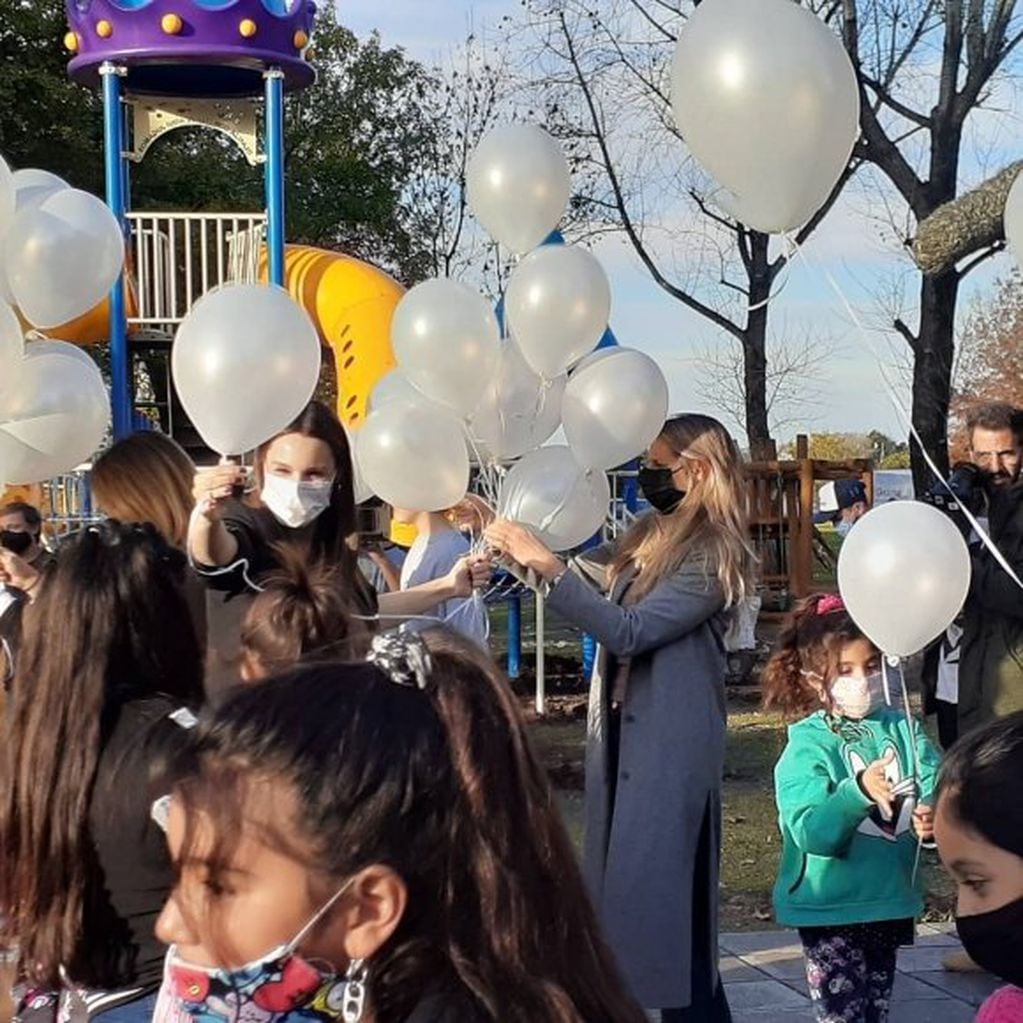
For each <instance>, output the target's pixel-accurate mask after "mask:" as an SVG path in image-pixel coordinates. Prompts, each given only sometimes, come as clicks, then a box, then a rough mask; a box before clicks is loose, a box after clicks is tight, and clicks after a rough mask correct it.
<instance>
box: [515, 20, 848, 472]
mask: <svg viewBox="0 0 1023 1023" xmlns="http://www.w3.org/2000/svg"><path fill="white" fill-rule="evenodd" d="M525 6H526V13H525V15H524V18H525V21H526V27H525V29H524V30H523V32H522V33H521V37H522V39H523V40H524V42H523V45H524V46H525V47H526V48H527V50H528V51H529V56H530V62H529V64H528V66H527V74H528V76H529V77H530V79H532V92H533V95H534V96H535V97H536V105H537V107H538V112H539V113H540V114H541V116H542V120H543V123H544V124H545V125H546V126H547V127H548V128H549V129H550V130H552V131H553V132H554V133H555V134H556V135H558V136H559V137H560V138H561V139H562V141H563V142H564V144H565V146H566V148H567V150H568V152H569V156H570V160H571V163H572V165H573V172H574V179H573V193H574V194H573V214H574V216H573V224H572V228H573V233H575V234H576V235H579V236H582V237H589V238H600V237H607V236H618V237H621V238H623V239H624V240H625V241H626V243H627V244H628V245H629V246H630V247H631V249H632V250H633V252H634V253H635V255H636V256H637V257H638V258H639V260H640V262H641V263H642V264H643V266H644V268H645V269H646V270H647V272H648V273H649V274H650V276H651V278H652V279H653V280H654V281H655V282H656V283H657V285H658V286H659V287H661V288H662V289H663V290H664V291H665V292H666V293H667V294H668V295H670V296H671V297H672V298H674V299H675V300H677V301H678V302H679V303H680V304H681V305H683V306H684V307H686V308H687V309H689V310H691V311H692V312H695V313H697V314H698V315H699V316H701V317H702V318H703V319H704V320H706V321H707V322H708V323H709V324H710V325H711V326H712V327H715V328H717V331H718V339H719V340H720V342H721V344H722V345H723V346H730V347H731V348H732V352H733V353H736V352H737V353H738V358H736V357H735V356H734V354H727V353H721V354H720V356H718V355H717V354H716V353H713V354H714V357H712V358H711V359H710V360H709V363H708V367H707V371H706V372H705V374H704V376H705V377H706V381H705V383H706V386H707V387H708V388H711V389H714V390H725V391H727V393H728V396H729V397H728V408H727V411H729V412H731V411H732V409H733V407H734V406H735V405H736V404H737V403H738V405H739V406H740V408H738V409H736V410H735V411H737V412H738V413H739V414H738V416H737V419H738V421H739V422H740V423H741V424H742V425H743V426H744V428H745V431H746V438H747V442H748V444H749V448H750V451H751V453H752V454H753V456H754V457H770V456H771V455H772V453H773V452H772V447H773V441H772V430H773V428H774V427H775V425H776V423H773V422H772V416H771V411H772V402H773V404H774V412H775V413H777V412H778V410H779V407H780V404H779V403H778V402H777V400H776V399H777V397H778V384H779V382H780V381H785V386H786V387H787V388H789V389H791V388H792V386H793V385H795V386H798V385H799V384H800V381H801V380H802V381H803V382H808V383H809V382H811V378H812V376H813V375H814V374H813V369H814V363H815V360H814V359H813V358H811V359H809V360H807V359H806V358H805V351H804V349H803V347H802V346H801V343H800V342H799V341H798V339H797V340H792V339H786V338H785V337H784V336H783V335H781V336H779V335H778V334H777V332H773V331H769V329H768V319H769V312H770V301H771V298H772V295H773V294H774V293H776V291H777V287H778V284H779V278H780V276H781V274H782V271H783V270H784V269H785V267H786V266H787V264H788V262H789V254H788V252H787V251H786V249H785V248H784V247H783V246H782V244H781V243H780V241H779V240H778V239H776V238H775V239H772V237H771V236H770V235H766V234H763V233H761V232H759V231H752V230H749V229H748V228H746V227H745V226H744V225H742V224H740V223H738V222H736V221H735V220H733V219H732V218H730V217H729V216H727V215H726V214H725V213H724V212H723V211H722V210H721V209H719V208H718V207H717V206H716V205H715V204H714V197H713V196H714V192H715V190H716V186H715V184H714V183H713V182H712V181H711V180H710V179H709V178H708V177H707V175H706V174H704V173H703V172H702V171H701V170H700V168H699V167H697V166H696V164H695V162H694V161H693V160H692V159H691V158H689V157H687V153H686V149H685V144H684V141H683V139H682V138H681V135H680V133H679V131H678V128H677V127H676V125H675V122H674V119H673V117H672V113H671V108H670V103H669V95H668V90H669V78H670V65H671V59H672V55H673V53H674V48H675V42H676V39H677V36H678V33H679V31H680V30H681V28H682V26H683V25H684V23H685V18H686V16H687V15H688V13H689V12H690V11H691V10H692V8H693V6H694V5H693V4H692V3H691V2H690V0H601V2H600V3H593V2H588V0H526V2H525ZM843 183H844V179H843V182H840V183H839V185H838V186H837V187H836V189H835V191H834V192H833V194H832V196H831V197H830V199H829V200H828V202H827V203H826V204H825V205H824V207H823V208H822V209H821V210H820V211H819V212H818V213H817V214H816V215H815V216H814V217H813V219H812V220H811V221H810V222H809V223H808V224H807V225H805V226H804V227H803V228H802V229H801V230H800V231H799V232H798V233H797V240H798V242H799V243H800V244H802V243H804V242H806V241H807V239H808V238H809V237H810V235H811V234H812V233H813V231H814V230H815V229H816V227H817V226H818V224H819V223H820V221H821V220H822V219H823V217H824V216H825V215H826V214H827V212H828V210H829V209H830V207H831V205H832V203H833V201H834V199H835V197H836V196H837V194H838V192H839V191H840V188H841V185H842V184H843ZM774 346H777V348H775V347H774ZM772 349H773V350H774V351H775V353H776V355H777V356H778V364H777V366H776V367H775V368H774V369H772V368H770V362H771V359H773V358H775V356H774V355H771V354H770V351H771V350H772ZM793 356H794V357H793ZM804 368H806V369H809V370H810V372H808V373H806V374H804V373H803V372H802V371H803V369H804ZM811 386H812V383H811ZM736 399H738V402H736ZM781 404H784V403H781Z"/></svg>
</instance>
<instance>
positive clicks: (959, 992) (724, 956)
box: [720, 924, 999, 1023]
mask: <svg viewBox="0 0 1023 1023" xmlns="http://www.w3.org/2000/svg"><path fill="white" fill-rule="evenodd" d="M720 945H721V974H722V977H723V979H724V982H725V987H726V990H727V991H728V1002H729V1004H730V1006H731V1009H732V1016H733V1018H734V1020H735V1023H799V1021H801V1020H811V1019H813V1016H812V1014H811V1012H810V1000H809V998H808V997H807V994H806V979H805V974H804V972H803V957H802V951H801V946H800V944H799V937H798V935H797V934H796V933H795V932H794V931H751V932H746V933H738V934H722V935H721V941H720ZM959 948H960V945H959V941H958V939H957V938H956V936H955V931H954V928H953V926H952V925H951V924H921V925H920V926H919V927H918V928H917V939H916V945H914V946H913V947H912V948H904V949H902V950H901V952H900V953H899V973H898V977H897V978H896V981H895V995H894V1004H893V1006H892V1014H891V1017H890V1023H970V1021H971V1020H972V1019H973V1018H974V1015H975V1014H976V1012H977V1007H978V1006H979V1005H980V1003H981V1002H982V1001H983V1000H984V999H985V998H987V996H988V995H989V994H991V992H992V991H994V990H995V988H997V987H998V986H999V982H998V981H997V980H995V978H993V977H990V976H988V975H987V974H983V973H946V972H945V971H944V970H942V968H941V961H942V959H944V958H945V956H947V955H948V954H949V953H950V952H954V951H956V950H957V949H959Z"/></svg>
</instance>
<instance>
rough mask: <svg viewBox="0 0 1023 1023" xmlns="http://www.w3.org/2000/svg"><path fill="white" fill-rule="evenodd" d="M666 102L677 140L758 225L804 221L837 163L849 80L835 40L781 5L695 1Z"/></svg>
mask: <svg viewBox="0 0 1023 1023" xmlns="http://www.w3.org/2000/svg"><path fill="white" fill-rule="evenodd" d="M671 102H672V107H673V109H674V113H675V121H676V123H677V124H678V127H679V130H680V131H681V133H682V137H683V138H684V139H685V141H686V144H687V145H688V146H689V149H690V151H691V152H692V153H693V155H694V156H695V157H696V159H697V160H699V162H700V163H701V164H702V165H703V167H704V168H705V169H706V170H707V171H708V172H709V173H710V174H711V175H712V176H713V177H714V178H715V179H716V181H717V182H718V184H720V185H721V186H722V187H723V188H724V189H726V190H727V192H728V193H730V194H729V195H728V196H725V197H723V198H720V199H719V201H720V203H721V205H722V206H724V207H725V208H727V209H728V211H729V212H730V213H732V214H733V215H734V216H735V217H736V218H737V219H738V220H740V221H741V222H742V223H744V224H746V225H747V226H749V227H753V228H756V229H757V230H759V231H787V230H790V229H791V228H794V227H799V226H800V225H802V224H805V223H806V222H807V221H808V220H809V219H810V218H811V217H812V216H813V214H814V213H815V212H816V211H817V210H818V209H819V208H820V207H821V206H822V205H823V204H824V201H825V200H826V199H827V198H828V196H829V195H830V194H831V190H832V189H833V188H834V186H835V183H836V182H837V181H838V179H839V177H840V176H841V174H842V171H843V170H844V169H845V167H846V165H847V164H848V162H849V156H850V154H851V153H852V148H853V144H854V143H855V141H856V137H857V134H858V132H859V113H860V100H859V88H858V86H857V83H856V75H855V72H854V71H853V67H852V64H851V62H850V60H849V56H848V54H847V53H846V52H845V49H844V48H843V47H842V44H841V42H840V41H839V39H838V36H837V35H836V34H835V33H834V32H833V31H832V30H831V29H830V28H828V27H827V26H826V25H825V24H824V23H823V22H822V21H821V20H820V19H819V18H818V17H816V16H815V15H814V14H811V13H810V11H808V10H806V9H805V8H803V7H800V6H799V4H794V3H791V2H790V0H704V2H703V3H701V4H700V5H699V6H698V7H697V8H696V10H695V11H694V12H693V14H692V15H690V17H689V20H688V21H687V22H686V24H685V26H684V28H683V29H682V31H681V33H680V35H679V39H678V46H677V48H676V50H675V61H674V65H673V68H672V81H671Z"/></svg>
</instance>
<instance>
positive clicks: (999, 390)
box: [952, 269, 1023, 425]
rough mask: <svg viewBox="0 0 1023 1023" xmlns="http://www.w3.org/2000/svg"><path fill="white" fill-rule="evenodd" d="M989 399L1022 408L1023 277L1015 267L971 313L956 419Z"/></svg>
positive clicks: (960, 368)
mask: <svg viewBox="0 0 1023 1023" xmlns="http://www.w3.org/2000/svg"><path fill="white" fill-rule="evenodd" d="M989 401H1004V402H1007V403H1008V404H1010V405H1016V406H1018V407H1020V408H1023V274H1021V273H1020V271H1019V270H1018V269H1014V270H1013V271H1012V272H1011V273H1010V274H1008V276H1006V277H1004V278H1002V279H1001V280H999V281H998V282H997V283H996V285H995V289H994V292H993V293H992V294H990V295H989V296H988V297H987V298H985V299H984V300H983V301H978V302H977V303H975V304H974V306H973V308H972V309H971V310H970V313H969V315H968V316H967V318H966V322H965V324H964V326H963V330H962V333H961V336H960V340H959V358H958V360H957V364H956V372H955V389H954V392H953V400H952V411H953V421H954V422H955V423H956V424H958V425H962V423H963V422H964V421H965V419H966V416H967V415H968V413H969V411H970V409H971V408H972V407H974V406H975V405H978V404H981V403H983V402H989Z"/></svg>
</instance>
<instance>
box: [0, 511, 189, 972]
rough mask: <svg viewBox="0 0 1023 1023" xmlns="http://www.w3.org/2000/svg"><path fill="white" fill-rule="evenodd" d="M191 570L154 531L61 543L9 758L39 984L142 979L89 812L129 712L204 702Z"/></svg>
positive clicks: (96, 530) (11, 714)
mask: <svg viewBox="0 0 1023 1023" xmlns="http://www.w3.org/2000/svg"><path fill="white" fill-rule="evenodd" d="M185 565H186V562H185V556H184V554H182V553H181V551H179V550H177V549H176V548H173V547H170V546H169V545H168V544H167V542H166V541H165V540H164V539H163V537H161V536H160V535H159V534H158V533H157V532H156V530H155V528H154V527H153V526H151V525H145V526H126V525H121V524H120V523H118V522H113V521H110V522H104V523H101V524H100V525H98V526H90V527H89V528H88V529H85V530H82V531H81V532H80V533H77V534H74V535H73V536H71V537H70V538H68V539H67V540H65V541H64V543H62V544H61V548H60V553H59V556H58V558H57V560H56V562H55V563H54V564H52V565H51V566H49V567H48V568H47V570H46V575H45V578H44V579H43V581H42V582H41V583H40V586H39V596H38V597H37V598H36V601H35V603H34V604H32V606H31V607H30V608H29V609H28V611H27V613H26V615H25V620H24V626H25V631H24V643H23V645H22V648H21V652H20V655H19V657H18V663H17V666H16V673H15V679H14V684H13V687H12V690H13V699H12V700H11V701H9V706H8V721H7V726H8V727H7V735H6V741H5V744H4V748H3V750H2V752H0V764H2V776H0V907H2V912H0V919H2V920H3V934H2V937H3V939H4V940H5V941H6V942H10V943H15V944H17V945H19V946H20V950H21V957H22V963H23V964H24V966H25V968H26V969H27V970H28V972H29V974H30V976H31V977H32V979H33V980H34V981H37V982H41V983H44V984H48V985H57V986H59V985H60V977H59V970H60V967H61V966H64V967H66V968H67V969H68V971H69V972H70V974H71V976H72V978H73V979H74V980H75V981H77V982H79V983H82V984H85V985H87V986H90V987H103V988H117V987H124V986H126V984H127V983H128V982H129V981H130V980H131V979H132V977H131V972H132V966H131V961H132V958H133V955H134V951H133V946H132V945H131V943H130V941H129V939H128V937H127V936H125V935H121V934H118V933H115V929H114V928H113V927H112V926H111V921H110V917H109V913H108V912H107V908H106V907H108V899H107V895H106V882H105V880H104V877H103V874H102V872H101V870H100V867H99V865H98V862H97V854H96V849H95V846H94V843H93V840H92V834H91V830H90V823H89V814H90V808H91V805H92V799H93V791H94V788H95V784H96V771H97V767H98V765H99V761H100V756H101V753H102V752H103V748H104V746H105V744H106V743H107V741H108V739H109V736H110V734H111V731H112V729H113V727H114V725H115V724H116V723H117V720H118V717H119V715H120V712H121V708H122V707H123V706H124V705H125V704H127V703H128V702H130V701H133V700H141V699H146V698H149V697H155V696H167V697H170V698H171V699H172V700H173V701H174V702H175V703H177V704H184V705H186V706H193V707H195V706H198V704H199V702H200V700H201V697H202V658H201V654H200V650H199V642H198V640H197V638H196V635H195V631H194V628H193V626H192V617H191V615H190V613H189V608H188V603H187V601H186V600H185V597H184V593H183V589H182V584H183V579H184V572H185ZM11 703H13V706H11V705H10V704H11ZM140 741H142V737H140ZM145 823H146V822H145V820H140V821H139V822H138V826H139V830H140V832H141V830H142V828H143V827H144V825H145Z"/></svg>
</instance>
